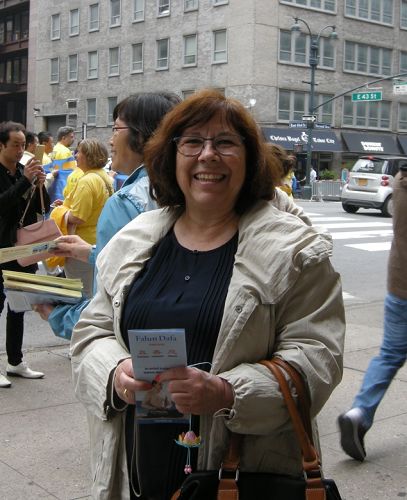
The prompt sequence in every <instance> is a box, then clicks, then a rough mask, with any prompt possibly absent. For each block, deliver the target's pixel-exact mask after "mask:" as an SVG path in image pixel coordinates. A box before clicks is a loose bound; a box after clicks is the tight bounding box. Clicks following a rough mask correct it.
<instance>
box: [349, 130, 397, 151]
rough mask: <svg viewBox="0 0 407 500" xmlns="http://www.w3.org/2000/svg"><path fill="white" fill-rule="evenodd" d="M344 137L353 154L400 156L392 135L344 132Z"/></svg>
mask: <svg viewBox="0 0 407 500" xmlns="http://www.w3.org/2000/svg"><path fill="white" fill-rule="evenodd" d="M342 137H343V140H344V141H345V144H346V146H347V148H348V150H349V151H350V152H352V153H376V154H391V155H399V154H400V148H399V147H398V145H397V142H396V139H395V137H394V136H392V135H385V134H383V135H381V134H367V133H363V134H358V133H351V132H342Z"/></svg>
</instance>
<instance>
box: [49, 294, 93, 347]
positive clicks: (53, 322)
mask: <svg viewBox="0 0 407 500" xmlns="http://www.w3.org/2000/svg"><path fill="white" fill-rule="evenodd" d="M88 304H89V300H84V301H82V302H79V303H78V304H66V305H58V306H56V307H55V308H54V309H53V310H52V312H51V314H50V315H49V318H48V322H49V324H50V326H51V328H52V331H53V332H54V333H55V335H57V336H58V337H63V338H64V339H67V340H70V339H71V337H72V330H73V329H74V326H75V325H76V323H77V322H78V320H79V316H80V315H81V312H82V311H83V310H84V309H85V307H86V306H87V305H88Z"/></svg>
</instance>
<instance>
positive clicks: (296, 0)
mask: <svg viewBox="0 0 407 500" xmlns="http://www.w3.org/2000/svg"><path fill="white" fill-rule="evenodd" d="M280 1H281V3H291V4H296V5H301V6H303V7H308V8H312V9H319V10H326V11H328V12H335V11H336V0H280Z"/></svg>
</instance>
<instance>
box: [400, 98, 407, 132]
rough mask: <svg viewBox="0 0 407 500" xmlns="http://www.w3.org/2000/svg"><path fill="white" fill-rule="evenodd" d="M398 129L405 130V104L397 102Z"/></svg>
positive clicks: (406, 111)
mask: <svg viewBox="0 0 407 500" xmlns="http://www.w3.org/2000/svg"><path fill="white" fill-rule="evenodd" d="M398 128H399V130H407V104H406V103H399V126H398Z"/></svg>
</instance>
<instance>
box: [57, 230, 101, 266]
mask: <svg viewBox="0 0 407 500" xmlns="http://www.w3.org/2000/svg"><path fill="white" fill-rule="evenodd" d="M55 241H56V243H57V244H58V246H57V248H55V249H54V250H51V251H50V253H52V254H53V255H59V256H61V257H72V258H73V259H77V260H81V261H82V262H88V258H89V254H90V252H91V250H92V245H90V244H89V243H87V242H86V241H84V240H83V239H82V238H80V237H79V236H77V235H70V236H60V237H59V238H57V239H56V240H55Z"/></svg>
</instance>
